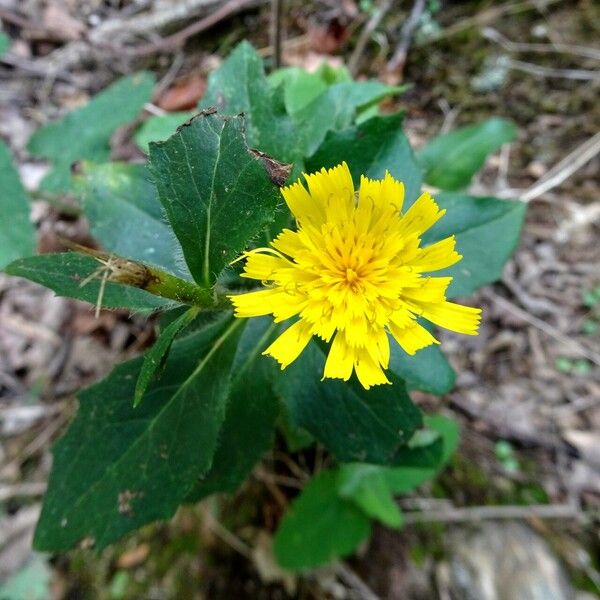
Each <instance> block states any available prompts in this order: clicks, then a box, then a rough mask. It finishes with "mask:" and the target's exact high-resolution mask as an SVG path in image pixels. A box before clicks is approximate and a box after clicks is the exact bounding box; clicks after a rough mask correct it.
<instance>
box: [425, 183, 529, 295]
mask: <svg viewBox="0 0 600 600" xmlns="http://www.w3.org/2000/svg"><path fill="white" fill-rule="evenodd" d="M436 202H437V203H438V204H439V206H440V208H445V209H446V214H445V215H444V216H443V217H442V218H441V219H440V220H439V221H438V222H437V223H436V224H435V225H434V226H433V227H432V228H431V229H430V230H429V231H427V232H425V234H424V235H423V244H424V245H429V244H431V243H433V242H435V241H437V240H440V239H442V238H445V237H447V236H449V235H453V234H456V249H457V250H458V252H459V253H460V254H462V255H463V259H462V260H461V261H460V262H458V263H457V264H456V265H454V266H453V267H450V268H448V269H444V270H442V271H436V272H435V275H436V276H440V277H441V276H447V275H450V276H452V277H453V280H452V283H451V284H450V287H449V288H448V297H450V298H453V297H456V296H468V295H469V294H472V293H473V291H475V290H476V289H477V288H480V287H481V286H483V285H486V284H488V283H492V282H493V281H496V280H498V279H499V278H500V277H501V276H502V269H503V268H504V265H505V264H506V261H507V260H508V259H509V258H510V256H511V255H512V253H513V252H514V251H515V248H516V246H517V244H518V242H519V238H520V235H521V228H522V226H523V220H524V218H525V211H526V209H527V206H526V204H525V203H523V202H520V201H518V200H499V199H498V198H476V197H473V196H466V195H464V194H460V193H450V192H446V193H440V194H438V195H436Z"/></svg>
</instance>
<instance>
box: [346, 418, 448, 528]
mask: <svg viewBox="0 0 600 600" xmlns="http://www.w3.org/2000/svg"><path fill="white" fill-rule="evenodd" d="M424 420H425V425H426V426H427V427H428V428H429V429H430V430H431V431H432V432H434V433H436V434H437V435H438V436H440V440H441V445H442V451H441V453H440V455H439V457H438V460H437V461H436V463H435V464H434V465H433V466H429V465H428V464H423V465H421V466H419V465H418V464H417V465H416V466H415V465H413V464H411V465H403V466H397V467H384V466H380V465H368V464H361V463H353V464H347V465H342V466H341V467H340V469H339V476H338V490H339V494H340V496H341V497H342V498H345V499H348V500H352V501H353V502H354V503H355V504H356V505H357V506H358V507H360V508H361V509H362V510H363V511H364V512H365V513H366V514H367V515H369V516H370V517H373V518H376V519H378V520H379V521H381V522H382V523H383V524H384V525H388V526H389V527H401V526H402V522H403V519H402V513H401V512H400V510H399V508H398V506H397V504H396V502H395V501H394V495H396V494H406V493H408V492H411V491H413V490H414V489H415V488H417V487H419V486H420V485H422V484H423V483H425V482H426V481H429V480H431V479H433V478H434V477H435V476H436V475H437V474H438V473H439V471H440V470H441V469H442V468H443V467H444V465H446V464H447V462H448V461H449V460H450V458H451V456H452V455H453V454H454V452H455V451H456V447H457V445H458V426H457V425H456V423H455V422H454V421H452V420H450V419H447V418H446V417H443V416H441V415H435V416H426V417H425V418H424ZM438 445H439V444H437V443H436V444H435V446H436V447H437V446H438ZM430 446H431V444H430ZM426 450H427V447H422V448H421V449H419V448H415V449H414V451H416V452H417V453H418V452H420V451H421V452H423V451H426Z"/></svg>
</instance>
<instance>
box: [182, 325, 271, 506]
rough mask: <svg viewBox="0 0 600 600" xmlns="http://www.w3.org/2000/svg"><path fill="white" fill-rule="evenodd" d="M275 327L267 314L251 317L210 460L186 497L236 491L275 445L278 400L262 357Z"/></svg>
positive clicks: (236, 359)
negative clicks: (211, 460) (215, 445)
mask: <svg viewBox="0 0 600 600" xmlns="http://www.w3.org/2000/svg"><path fill="white" fill-rule="evenodd" d="M273 330H274V327H273V325H272V323H271V319H270V318H268V317H265V318H260V319H251V320H250V321H248V323H247V324H246V326H245V329H244V332H243V333H242V337H241V338H240V342H239V344H238V349H237V353H236V356H235V360H234V364H233V369H232V383H231V392H230V393H229V399H228V401H227V412H226V414H225V421H224V422H223V426H222V427H221V431H220V433H219V445H218V446H217V450H216V452H215V456H214V459H213V464H212V467H211V468H210V470H209V471H208V472H207V473H206V475H205V476H204V477H203V478H202V479H201V480H200V481H199V482H198V483H197V485H196V486H195V487H194V489H193V490H192V492H191V493H190V494H189V495H188V497H187V498H186V502H197V501H198V500H200V499H202V498H204V497H206V496H208V495H210V494H213V493H214V492H229V493H232V492H235V490H236V489H237V488H238V487H239V485H240V484H241V483H242V482H243V481H244V479H246V477H247V476H248V474H249V473H250V471H251V470H252V468H253V467H254V465H255V464H256V462H257V461H258V460H260V458H261V456H262V455H263V454H264V453H265V452H266V451H267V450H268V449H269V448H270V447H271V446H272V444H273V431H274V426H275V419H276V418H277V414H278V412H279V404H278V401H277V398H276V396H275V393H274V392H273V387H272V381H273V373H272V370H273V364H272V363H270V362H269V361H267V360H264V357H263V356H261V352H262V351H263V350H264V349H265V347H266V346H268V345H269V339H271V338H272V336H273Z"/></svg>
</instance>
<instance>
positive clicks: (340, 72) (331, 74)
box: [268, 63, 352, 114]
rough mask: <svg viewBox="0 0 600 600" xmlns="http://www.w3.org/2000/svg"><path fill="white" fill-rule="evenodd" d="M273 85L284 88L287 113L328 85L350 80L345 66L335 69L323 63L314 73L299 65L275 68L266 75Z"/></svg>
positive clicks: (312, 98) (300, 106)
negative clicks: (275, 69)
mask: <svg viewBox="0 0 600 600" xmlns="http://www.w3.org/2000/svg"><path fill="white" fill-rule="evenodd" d="M268 80H269V83H270V84H271V85H272V86H273V87H277V86H280V85H282V86H283V88H284V101H285V107H286V110H287V112H288V113H289V114H294V113H297V112H299V111H300V110H301V109H303V108H304V107H305V106H307V105H309V104H310V103H311V102H312V101H313V100H314V99H315V98H317V97H318V96H319V95H320V94H322V93H323V92H324V91H325V90H326V89H327V88H328V87H329V86H330V85H332V84H334V83H341V82H343V81H352V77H351V76H350V73H349V72H348V69H346V67H341V68H339V69H335V68H333V67H331V66H329V65H328V64H327V63H323V64H322V65H321V66H320V67H319V68H318V69H317V70H316V71H315V72H314V73H309V72H308V71H306V70H304V69H302V68H300V67H287V68H284V69H277V71H275V72H274V73H271V75H269V77H268Z"/></svg>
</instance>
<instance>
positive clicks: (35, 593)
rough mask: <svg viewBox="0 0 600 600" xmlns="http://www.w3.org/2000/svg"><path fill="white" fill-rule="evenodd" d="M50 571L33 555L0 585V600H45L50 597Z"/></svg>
mask: <svg viewBox="0 0 600 600" xmlns="http://www.w3.org/2000/svg"><path fill="white" fill-rule="evenodd" d="M52 575H53V573H52V569H51V568H50V566H49V565H48V563H47V561H46V558H45V557H43V556H40V555H39V554H34V555H33V556H32V557H31V558H30V559H29V560H28V562H27V563H26V564H25V565H24V566H23V567H21V568H20V569H19V570H18V571H17V572H16V573H13V574H12V575H10V576H9V577H8V578H7V579H5V580H4V581H3V582H2V583H0V599H1V600H47V599H48V598H51V597H52V592H51V588H52V579H53V577H52Z"/></svg>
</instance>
